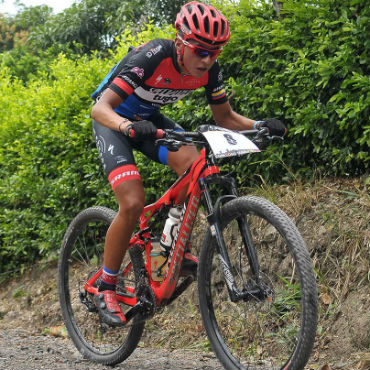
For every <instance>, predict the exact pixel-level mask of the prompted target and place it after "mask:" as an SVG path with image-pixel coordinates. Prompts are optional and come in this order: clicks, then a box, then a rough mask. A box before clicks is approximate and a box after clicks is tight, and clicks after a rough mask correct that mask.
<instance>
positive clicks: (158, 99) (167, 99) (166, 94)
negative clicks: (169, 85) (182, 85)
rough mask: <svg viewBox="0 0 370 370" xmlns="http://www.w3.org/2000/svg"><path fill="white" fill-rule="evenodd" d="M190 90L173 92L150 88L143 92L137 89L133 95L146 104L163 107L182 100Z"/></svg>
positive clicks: (142, 89) (140, 88) (141, 89)
mask: <svg viewBox="0 0 370 370" xmlns="http://www.w3.org/2000/svg"><path fill="white" fill-rule="evenodd" d="M191 92H192V90H187V89H182V90H173V89H161V88H154V87H152V88H150V89H149V90H145V89H144V88H142V87H139V88H137V89H136V90H135V94H136V95H137V96H138V97H140V98H141V99H144V100H146V101H148V102H151V103H155V104H159V105H164V104H169V103H174V102H175V101H177V100H179V99H182V98H183V97H185V96H186V95H188V94H189V93H191Z"/></svg>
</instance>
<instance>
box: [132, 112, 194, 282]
mask: <svg viewBox="0 0 370 370" xmlns="http://www.w3.org/2000/svg"><path fill="white" fill-rule="evenodd" d="M150 120H151V121H152V122H153V123H154V124H155V125H156V127H158V128H161V129H173V130H179V131H184V129H183V128H182V127H181V126H180V125H178V124H177V123H176V122H174V121H172V120H171V119H169V118H168V117H166V116H164V115H163V114H161V113H157V114H155V115H153V116H151V117H150ZM137 149H138V150H140V151H141V152H143V153H144V154H145V155H146V156H148V157H149V158H151V159H153V160H155V161H157V162H159V163H162V164H167V165H169V166H170V167H171V169H172V170H174V171H175V172H176V173H177V175H178V176H181V175H182V174H183V173H184V172H185V171H186V170H187V169H188V168H189V167H190V166H191V165H192V164H193V162H194V161H195V160H196V159H197V158H198V157H199V153H198V152H197V150H196V149H195V147H194V146H183V147H181V148H180V150H179V151H177V152H170V151H168V149H167V148H166V147H164V146H161V147H156V146H155V145H154V142H153V141H149V140H148V141H144V142H143V143H140V144H139V145H138V146H137ZM186 191H187V187H185V188H184V189H183V190H182V191H181V193H180V195H179V202H180V204H181V203H183V202H184V200H185V197H186ZM197 267H198V258H197V257H195V256H193V255H191V254H190V243H188V244H187V248H186V251H185V255H184V261H183V264H182V267H181V272H180V274H181V275H182V276H187V275H195V274H196V271H197Z"/></svg>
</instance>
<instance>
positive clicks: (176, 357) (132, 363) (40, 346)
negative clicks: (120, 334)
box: [0, 329, 223, 370]
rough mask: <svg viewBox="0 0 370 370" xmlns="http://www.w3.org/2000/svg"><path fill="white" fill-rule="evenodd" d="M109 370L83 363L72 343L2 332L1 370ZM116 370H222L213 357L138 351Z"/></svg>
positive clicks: (52, 338) (21, 332)
mask: <svg viewBox="0 0 370 370" xmlns="http://www.w3.org/2000/svg"><path fill="white" fill-rule="evenodd" d="M71 369H73V370H91V369H94V370H108V369H112V367H109V366H102V365H99V364H96V363H92V362H90V361H87V360H84V359H83V358H82V357H81V355H80V353H79V352H78V351H77V350H76V349H75V347H74V346H73V344H72V342H71V341H70V340H69V339H63V338H59V337H52V336H40V335H38V336H35V335H32V334H30V332H28V331H26V330H22V329H5V330H2V331H1V332H0V370H71ZM114 369H122V370H129V369H130V370H132V369H135V370H149V369H150V370H188V369H193V370H222V369H223V367H222V366H221V365H220V363H219V362H218V361H217V360H216V358H215V357H214V356H213V355H212V354H207V355H204V354H201V353H195V352H193V351H191V352H190V351H184V350H177V351H174V352H168V351H164V350H153V349H144V348H137V349H136V350H135V351H134V353H133V354H132V355H131V356H130V357H129V358H128V359H127V360H126V361H124V362H123V363H121V364H119V365H116V366H115V367H114Z"/></svg>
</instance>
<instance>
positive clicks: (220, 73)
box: [217, 71, 223, 82]
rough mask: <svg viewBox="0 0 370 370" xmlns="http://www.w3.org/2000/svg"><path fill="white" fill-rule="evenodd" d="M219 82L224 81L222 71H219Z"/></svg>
mask: <svg viewBox="0 0 370 370" xmlns="http://www.w3.org/2000/svg"><path fill="white" fill-rule="evenodd" d="M217 78H218V82H221V81H222V78H223V76H222V72H221V71H220V72H219V73H218V77H217Z"/></svg>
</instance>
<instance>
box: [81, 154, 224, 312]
mask: <svg viewBox="0 0 370 370" xmlns="http://www.w3.org/2000/svg"><path fill="white" fill-rule="evenodd" d="M219 172H220V170H219V168H218V167H217V166H216V165H213V164H211V163H209V161H208V160H207V157H206V149H204V148H202V149H201V151H200V156H199V157H198V159H197V160H196V161H195V162H194V163H193V165H192V166H191V168H190V169H189V170H188V171H186V172H185V173H184V174H183V175H182V176H181V177H180V178H179V179H178V180H177V181H176V182H175V183H174V184H173V185H172V186H171V187H170V188H169V189H168V190H167V191H166V193H165V194H164V195H163V196H162V197H161V198H160V199H158V200H157V201H156V202H155V203H152V204H149V205H147V206H145V207H144V210H143V212H142V214H141V216H140V218H139V228H140V231H139V232H137V233H135V234H134V235H133V236H132V237H131V240H130V242H129V248H130V247H132V246H133V245H137V244H140V245H142V246H143V248H145V253H146V257H147V263H146V270H147V273H148V277H149V281H150V286H151V288H152V289H153V292H154V295H155V297H156V303H157V306H159V305H160V304H161V303H162V301H163V300H167V299H169V298H170V297H171V296H172V294H173V292H174V290H175V288H176V285H177V281H178V278H179V274H180V267H181V264H182V260H183V257H184V253H185V247H186V244H187V241H188V239H189V237H190V235H191V232H192V229H193V224H194V221H195V218H196V216H197V213H198V208H199V203H200V199H201V195H202V189H201V187H200V181H199V180H200V179H202V178H207V177H208V176H210V175H212V174H217V173H219ZM186 187H187V193H186V201H185V204H184V208H183V211H182V214H181V216H180V223H179V225H180V227H179V230H178V232H177V236H176V238H175V240H174V247H172V248H171V252H170V255H169V257H168V262H167V264H166V265H167V270H166V273H165V276H164V278H163V280H162V282H157V281H152V280H151V271H150V269H151V257H150V250H151V244H150V238H151V235H150V229H149V220H150V219H151V217H152V216H153V214H154V213H155V212H157V211H158V210H160V209H161V208H162V207H163V206H170V205H174V204H178V203H179V197H180V194H181V191H183V189H186ZM131 267H132V266H131V264H130V265H129V266H125V267H124V270H123V276H125V275H127V273H128V271H129V270H130V268H131ZM101 274H102V269H100V270H99V271H98V272H97V273H96V274H94V276H92V277H91V278H90V279H89V280H88V281H87V282H86V283H85V286H84V289H85V290H86V291H87V292H89V293H93V294H94V293H96V289H97V288H96V287H94V286H93V284H94V283H95V282H96V280H97V279H98V278H99V277H100V276H101ZM130 290H131V291H130ZM128 292H129V293H131V294H132V296H131V294H130V295H120V294H117V299H118V300H119V301H120V302H122V303H124V304H126V305H128V306H134V305H135V304H136V303H137V299H136V297H135V291H134V289H128Z"/></svg>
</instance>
